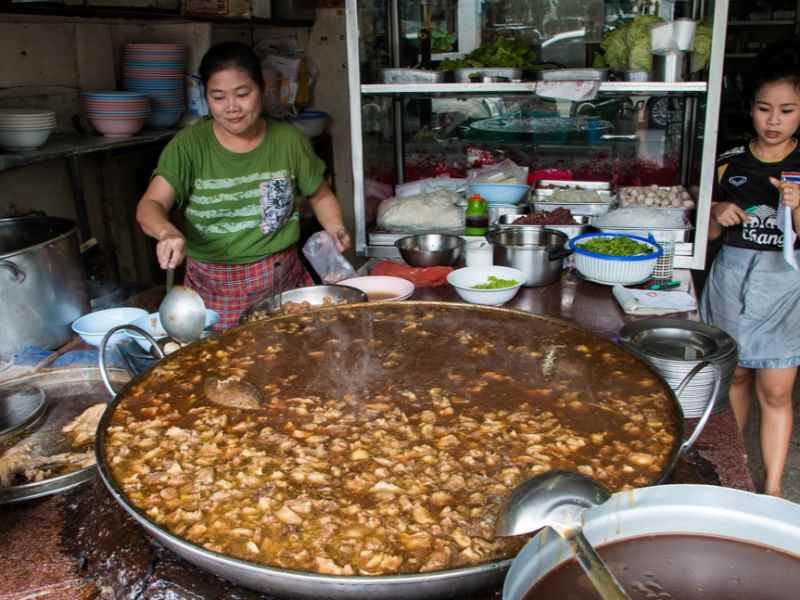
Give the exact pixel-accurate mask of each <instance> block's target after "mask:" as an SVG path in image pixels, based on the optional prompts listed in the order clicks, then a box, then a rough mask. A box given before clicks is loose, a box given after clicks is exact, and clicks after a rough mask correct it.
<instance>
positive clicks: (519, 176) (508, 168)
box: [469, 159, 528, 183]
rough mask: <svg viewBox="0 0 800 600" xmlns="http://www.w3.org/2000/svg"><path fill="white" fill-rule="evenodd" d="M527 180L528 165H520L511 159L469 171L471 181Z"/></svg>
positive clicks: (506, 181) (501, 181) (504, 181)
mask: <svg viewBox="0 0 800 600" xmlns="http://www.w3.org/2000/svg"><path fill="white" fill-rule="evenodd" d="M527 181H528V167H520V166H519V165H518V164H516V163H515V162H514V161H512V160H509V159H505V160H503V161H501V162H499V163H497V164H494V165H488V166H485V167H481V168H480V169H471V170H470V171H469V183H527Z"/></svg>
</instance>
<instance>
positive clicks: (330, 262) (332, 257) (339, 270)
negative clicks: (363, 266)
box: [303, 231, 356, 283]
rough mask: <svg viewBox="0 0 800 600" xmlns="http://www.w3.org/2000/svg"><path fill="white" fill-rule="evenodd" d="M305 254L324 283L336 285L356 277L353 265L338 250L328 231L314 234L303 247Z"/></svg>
mask: <svg viewBox="0 0 800 600" xmlns="http://www.w3.org/2000/svg"><path fill="white" fill-rule="evenodd" d="M303 254H304V255H305V257H306V258H307V259H308V262H310V263H311V266H312V267H314V270H315V271H316V272H317V275H319V278H320V279H321V280H322V283H336V282H337V281H342V280H343V279H348V278H350V277H355V276H356V270H355V269H354V268H353V265H351V264H350V262H349V261H348V260H347V259H346V258H345V257H344V256H342V254H341V253H340V252H339V251H338V250H337V249H336V240H335V239H333V236H332V235H331V234H330V233H328V232H327V231H318V232H316V233H314V234H312V235H311V237H310V238H308V241H307V242H306V243H305V245H304V246H303Z"/></svg>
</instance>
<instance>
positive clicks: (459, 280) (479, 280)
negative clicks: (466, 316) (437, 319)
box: [447, 266, 525, 306]
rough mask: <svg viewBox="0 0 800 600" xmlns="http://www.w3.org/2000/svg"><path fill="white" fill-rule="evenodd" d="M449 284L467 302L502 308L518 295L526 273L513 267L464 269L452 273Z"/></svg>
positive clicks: (448, 277) (448, 278)
mask: <svg viewBox="0 0 800 600" xmlns="http://www.w3.org/2000/svg"><path fill="white" fill-rule="evenodd" d="M447 283H449V284H450V285H452V286H453V287H454V288H455V290H456V292H458V295H459V296H460V297H461V299H462V300H464V301H465V302H469V303H470V304H486V305H488V306H500V305H501V304H505V303H506V302H508V301H509V300H511V299H512V298H513V297H514V296H516V295H517V292H518V291H519V288H521V287H522V284H523V283H525V273H523V272H522V271H520V270H519V269H514V268H513V267H500V266H487V267H464V268H463V269H456V270H455V271H452V272H451V273H450V274H449V275H448V276H447Z"/></svg>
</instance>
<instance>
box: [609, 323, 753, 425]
mask: <svg viewBox="0 0 800 600" xmlns="http://www.w3.org/2000/svg"><path fill="white" fill-rule="evenodd" d="M620 342H622V344H623V345H624V346H626V347H627V348H628V349H630V350H631V351H633V353H634V354H636V355H638V356H640V357H641V358H643V359H644V360H646V361H647V362H649V363H650V364H651V365H652V366H653V367H654V368H655V369H656V370H657V371H658V372H659V373H660V374H661V376H662V377H663V378H664V379H665V380H666V382H667V383H669V385H670V387H671V388H672V389H673V390H676V391H677V388H678V386H679V385H680V383H681V382H682V381H683V379H684V378H685V377H686V375H688V374H689V372H690V371H691V370H692V369H694V368H695V367H696V366H697V365H698V364H700V363H701V362H703V361H709V362H710V363H712V364H714V365H716V366H717V368H718V369H719V372H720V378H721V383H720V387H719V392H718V393H717V396H716V397H712V395H713V392H714V383H715V381H716V376H715V372H714V371H715V370H714V369H713V368H712V367H711V366H706V367H704V368H702V369H701V370H700V372H699V373H697V375H695V377H694V378H693V379H692V380H691V381H690V382H689V383H688V384H687V386H686V388H685V389H684V390H683V392H682V393H681V395H680V397H679V398H678V401H679V402H680V403H681V408H683V416H684V417H686V418H687V419H691V418H696V417H700V416H702V414H703V412H704V411H705V409H706V407H707V406H708V403H709V402H713V403H714V408H713V409H712V410H713V411H714V412H716V411H718V410H720V409H722V408H724V406H725V399H726V398H727V397H728V390H729V388H730V385H731V381H732V379H733V372H734V370H735V369H736V363H737V358H738V353H737V348H736V341H735V340H734V339H733V338H732V337H731V336H730V335H728V334H727V333H725V332H724V331H722V330H721V329H719V328H717V327H713V326H711V325H706V324H705V323H699V322H697V321H689V320H687V319H670V318H654V319H643V320H641V321H635V322H633V323H629V324H627V325H625V327H623V328H622V331H620Z"/></svg>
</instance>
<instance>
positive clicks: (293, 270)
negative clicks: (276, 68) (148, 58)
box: [136, 42, 350, 329]
mask: <svg viewBox="0 0 800 600" xmlns="http://www.w3.org/2000/svg"><path fill="white" fill-rule="evenodd" d="M200 77H201V79H202V80H203V84H204V86H205V90H206V98H207V100H208V107H209V111H210V113H211V116H212V118H211V119H205V120H203V121H201V122H199V123H197V124H195V125H192V126H191V127H188V128H186V129H184V130H182V131H180V132H179V133H178V134H177V135H176V136H175V137H174V138H173V139H172V141H170V143H169V144H167V146H166V148H164V151H163V152H162V154H161V157H160V158H159V161H158V167H157V168H156V170H155V173H154V175H153V179H152V181H151V182H150V185H149V186H148V188H147V191H145V193H144V195H143V196H142V199H141V200H140V201H139V205H138V207H137V211H136V218H137V220H138V221H139V224H140V225H141V227H142V230H143V231H144V232H145V233H146V234H147V235H149V236H151V237H153V238H155V239H156V240H158V244H157V245H156V254H157V255H158V262H159V264H160V265H161V268H163V269H167V268H175V267H177V266H178V265H179V264H180V263H181V262H182V261H183V259H184V257H185V258H186V279H185V281H184V284H185V285H186V286H188V287H190V288H192V289H195V290H196V291H197V292H198V293H199V294H200V295H201V296H202V297H203V300H204V301H205V303H206V306H207V307H209V308H212V309H214V310H216V311H217V312H219V313H220V322H219V323H218V325H217V328H219V329H224V328H227V327H231V326H233V325H235V324H236V323H237V322H238V320H239V315H240V314H241V312H242V311H243V310H244V309H245V308H246V307H247V306H249V305H250V304H252V303H253V302H254V301H256V300H257V299H258V298H260V297H262V296H263V295H264V294H266V293H269V292H271V291H272V288H273V286H276V287H277V288H278V291H282V290H285V289H291V288H294V287H298V286H301V285H310V284H311V283H312V280H311V277H310V276H309V274H308V273H307V272H306V270H305V268H304V267H303V265H302V263H301V262H300V259H299V255H298V252H297V241H298V239H299V237H300V226H299V217H298V213H297V203H298V201H299V199H300V198H301V197H302V196H309V197H310V201H311V207H312V209H313V211H314V214H315V215H316V217H317V220H318V221H319V222H320V224H321V225H322V227H323V228H324V229H325V231H327V232H328V233H330V234H331V235H332V236H333V237H334V239H335V240H336V245H337V248H338V249H339V251H340V252H342V251H344V250H346V249H347V248H349V247H350V236H349V234H348V233H347V230H346V229H345V227H344V223H343V221H342V212H341V208H340V207H339V202H338V200H337V199H336V197H335V196H334V195H333V192H332V191H331V189H330V187H328V185H327V183H325V181H324V179H323V175H324V171H325V165H324V163H323V162H322V161H321V160H320V159H319V158H318V157H317V156H316V155H315V154H314V151H313V150H312V148H311V144H310V143H309V141H308V139H307V138H306V137H305V136H304V135H303V134H302V133H300V131H298V130H297V129H296V128H295V127H294V126H292V125H290V124H287V123H281V122H276V121H271V120H266V119H264V118H263V117H262V116H261V99H262V96H263V93H264V78H263V75H262V73H261V65H260V63H259V61H258V58H257V57H256V55H255V54H254V53H253V51H252V50H251V49H250V48H249V47H248V46H246V45H244V44H241V43H239V42H224V43H222V44H217V45H216V46H213V47H212V48H210V49H209V50H208V52H207V53H206V54H205V56H204V57H203V60H202V62H201V64H200ZM173 205H176V206H177V207H178V209H179V210H180V211H181V212H182V215H183V222H184V226H183V231H181V230H179V229H178V228H177V227H176V226H175V225H174V224H173V223H172V222H171V221H170V220H169V212H170V210H171V209H172V207H173ZM276 265H279V267H277V268H276ZM276 278H277V281H276Z"/></svg>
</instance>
